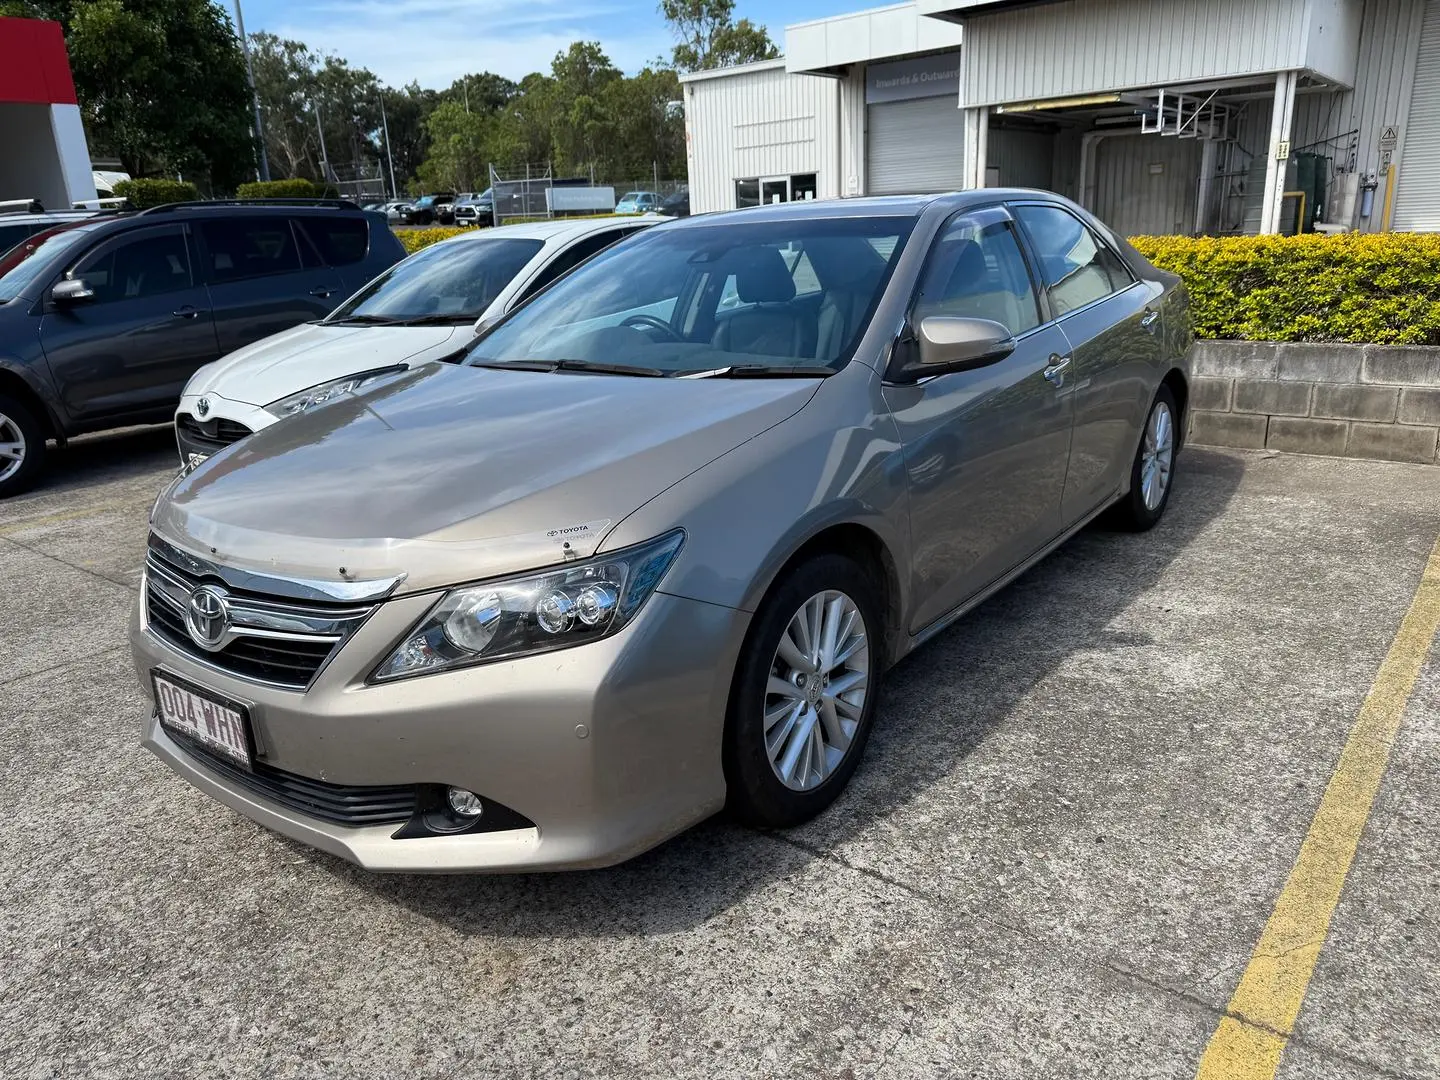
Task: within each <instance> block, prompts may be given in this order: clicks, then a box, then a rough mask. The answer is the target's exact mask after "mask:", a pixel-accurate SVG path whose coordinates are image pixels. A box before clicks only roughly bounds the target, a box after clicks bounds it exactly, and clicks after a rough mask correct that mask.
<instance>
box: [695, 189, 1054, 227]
mask: <svg viewBox="0 0 1440 1080" xmlns="http://www.w3.org/2000/svg"><path fill="white" fill-rule="evenodd" d="M1011 199H1036V200H1041V201H1046V202H1054V203H1059V204H1062V205H1064V204H1067V200H1066V199H1064V198H1063V197H1062V196H1059V195H1056V194H1055V193H1054V192H1053V191H1040V190H1038V189H1034V188H977V189H975V190H973V191H949V192H937V193H935V194H933V195H867V196H863V197H860V198H853V199H807V200H803V201H801V202H788V203H771V204H768V205H763V206H747V207H746V208H744V209H743V210H724V211H721V212H719V213H714V214H700V215H697V216H696V217H692V218H689V219H687V220H689V221H691V222H694V223H695V224H696V225H734V224H738V223H739V222H742V221H808V220H822V219H824V218H856V217H903V218H915V217H919V216H920V214H921V213H922V212H924V210H925V209H926V207H928V206H931V205H933V204H935V203H943V204H946V205H948V206H950V207H952V208H953V209H956V210H963V209H965V208H966V207H968V206H988V205H990V204H991V203H995V202H1002V201H1006V200H1011Z"/></svg>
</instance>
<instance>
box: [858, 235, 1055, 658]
mask: <svg viewBox="0 0 1440 1080" xmlns="http://www.w3.org/2000/svg"><path fill="white" fill-rule="evenodd" d="M931 315H948V316H958V317H962V318H981V319H992V320H994V321H996V322H999V323H1002V324H1004V325H1005V326H1006V327H1007V328H1008V329H1009V330H1010V332H1011V333H1012V334H1014V335H1015V338H1016V348H1015V351H1014V352H1013V353H1011V354H1010V355H1009V356H1008V357H1006V358H1005V359H1004V360H1002V361H1000V362H999V363H997V364H992V365H990V366H989V367H984V368H979V369H976V370H974V371H962V372H954V373H951V374H946V375H938V376H935V377H933V378H929V379H925V380H922V381H921V382H919V383H916V384H914V385H908V386H887V387H886V388H885V398H886V401H887V402H888V404H889V406H890V409H891V413H892V415H893V416H894V418H895V421H896V424H897V425H898V428H899V433H900V440H901V443H902V445H903V450H904V456H905V467H906V470H907V472H908V474H909V485H910V532H911V545H912V551H913V563H914V571H913V574H914V576H913V579H912V582H911V587H912V594H913V595H914V596H915V597H916V598H917V603H916V605H915V616H914V618H913V621H912V623H911V625H910V627H909V630H910V631H911V632H912V633H917V632H919V631H921V630H923V629H924V628H925V627H926V626H927V625H929V624H930V623H932V622H934V621H935V620H936V619H938V618H940V617H941V616H943V615H944V614H946V613H947V612H949V611H950V610H952V609H954V608H956V607H958V606H959V605H960V604H962V603H964V602H965V601H966V600H967V599H968V598H970V597H971V596H974V595H975V594H976V593H978V592H980V591H981V590H982V589H984V588H985V587H986V586H987V585H989V584H990V583H992V582H994V581H995V580H997V579H998V578H1000V577H1002V576H1003V575H1004V574H1006V573H1007V572H1008V571H1009V570H1011V569H1013V568H1014V567H1016V566H1018V565H1019V564H1020V563H1022V562H1024V561H1025V560H1026V559H1027V558H1028V557H1029V556H1031V555H1032V554H1034V553H1035V552H1037V551H1038V550H1039V549H1041V548H1043V547H1044V546H1045V545H1046V544H1047V543H1048V542H1049V541H1051V540H1052V539H1054V538H1055V537H1056V536H1057V535H1058V534H1059V533H1060V530H1061V518H1060V501H1061V495H1062V492H1063V490H1064V486H1065V471H1066V467H1067V464H1068V461H1069V456H1070V427H1071V420H1072V414H1071V411H1070V398H1069V395H1067V394H1066V393H1065V389H1064V377H1063V373H1061V372H1056V371H1054V370H1053V369H1054V368H1055V367H1056V366H1057V363H1058V362H1060V361H1061V360H1063V358H1064V356H1065V355H1066V353H1067V350H1068V348H1069V345H1068V343H1067V341H1066V340H1065V335H1064V334H1063V333H1062V332H1061V330H1060V329H1059V327H1057V326H1055V325H1054V324H1053V323H1047V324H1043V325H1042V323H1041V314H1040V306H1039V302H1038V297H1037V295H1036V289H1035V285H1034V283H1033V280H1032V277H1031V273H1030V269H1029V267H1028V265H1027V263H1026V261H1025V257H1024V255H1023V254H1022V252H1021V246H1020V243H1019V240H1018V237H1017V235H1016V232H1015V224H1014V222H1013V220H1012V219H1011V217H1010V214H1009V213H1008V212H1007V211H1006V210H1004V209H1002V208H999V207H992V208H989V209H986V210H979V211H972V212H969V213H962V214H959V215H957V216H956V217H955V218H953V219H952V220H951V221H950V222H949V223H948V224H947V225H946V227H945V229H944V230H943V231H942V233H941V235H940V237H939V239H937V240H936V242H935V245H934V247H933V248H932V250H931V252H930V255H929V257H928V260H927V263H926V267H925V270H924V272H923V274H922V276H921V283H920V287H919V289H918V290H917V291H916V295H915V299H914V302H913V304H912V308H911V313H910V316H909V319H910V325H911V327H912V328H914V327H918V326H919V323H920V320H922V319H924V318H926V317H928V316H931Z"/></svg>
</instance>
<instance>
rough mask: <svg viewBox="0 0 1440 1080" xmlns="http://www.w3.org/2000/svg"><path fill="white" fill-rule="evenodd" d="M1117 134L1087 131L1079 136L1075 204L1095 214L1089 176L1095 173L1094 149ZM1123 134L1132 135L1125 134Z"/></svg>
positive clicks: (1091, 184) (1092, 183)
mask: <svg viewBox="0 0 1440 1080" xmlns="http://www.w3.org/2000/svg"><path fill="white" fill-rule="evenodd" d="M1115 134H1118V132H1114V131H1087V132H1086V133H1085V134H1084V135H1081V136H1080V183H1079V184H1078V185H1077V186H1076V188H1075V194H1076V195H1077V198H1076V200H1075V201H1076V202H1078V203H1079V204H1080V205H1081V206H1083V207H1084V208H1085V209H1086V210H1089V211H1090V212H1091V213H1092V214H1093V213H1094V212H1095V207H1094V205H1093V201H1092V200H1091V198H1090V189H1091V188H1092V187H1094V181H1093V179H1092V176H1091V174H1092V173H1094V171H1095V147H1096V146H1097V145H1098V144H1099V143H1100V141H1101V140H1102V139H1108V138H1109V137H1110V136H1111V135H1115ZM1125 134H1132V133H1131V132H1125Z"/></svg>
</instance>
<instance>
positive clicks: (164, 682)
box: [150, 671, 253, 769]
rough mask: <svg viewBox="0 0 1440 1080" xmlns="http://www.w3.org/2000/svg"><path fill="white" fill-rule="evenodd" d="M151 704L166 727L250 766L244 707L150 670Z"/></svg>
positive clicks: (248, 739)
mask: <svg viewBox="0 0 1440 1080" xmlns="http://www.w3.org/2000/svg"><path fill="white" fill-rule="evenodd" d="M150 679H151V681H152V682H153V683H154V686H155V705H156V708H157V709H159V713H160V723H161V724H163V725H164V726H165V728H166V730H168V731H170V732H173V733H174V734H177V735H180V736H182V737H183V738H186V739H189V740H191V741H192V742H196V743H199V744H200V745H201V746H203V747H204V748H205V749H207V750H209V751H211V752H213V753H216V754H219V755H220V756H221V757H224V758H227V759H229V760H230V761H233V762H235V764H237V765H239V766H241V767H242V768H245V769H248V768H250V767H251V762H252V760H253V754H252V752H251V746H252V745H253V742H252V740H251V738H250V718H249V716H247V715H246V711H245V707H244V706H243V705H237V704H235V703H234V702H229V701H222V700H220V699H218V698H216V697H213V696H211V695H210V694H207V693H205V692H204V691H202V690H200V688H199V687H197V686H193V685H191V684H189V683H182V682H180V681H179V680H176V679H174V678H172V677H171V676H168V675H162V674H160V673H159V672H155V671H152V672H151V673H150Z"/></svg>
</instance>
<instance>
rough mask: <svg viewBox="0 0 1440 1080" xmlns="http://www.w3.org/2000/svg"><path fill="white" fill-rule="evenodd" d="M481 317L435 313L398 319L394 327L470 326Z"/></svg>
mask: <svg viewBox="0 0 1440 1080" xmlns="http://www.w3.org/2000/svg"><path fill="white" fill-rule="evenodd" d="M477 318H479V316H477V315H464V314H461V313H460V312H458V311H452V312H449V313H448V314H447V313H445V312H439V311H434V312H431V313H430V314H429V315H416V316H415V317H414V318H410V319H403V318H402V319H396V320H395V322H394V323H393V324H392V325H394V326H468V325H469V324H470V323H473V322H474V321H475V320H476V319H477Z"/></svg>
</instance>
